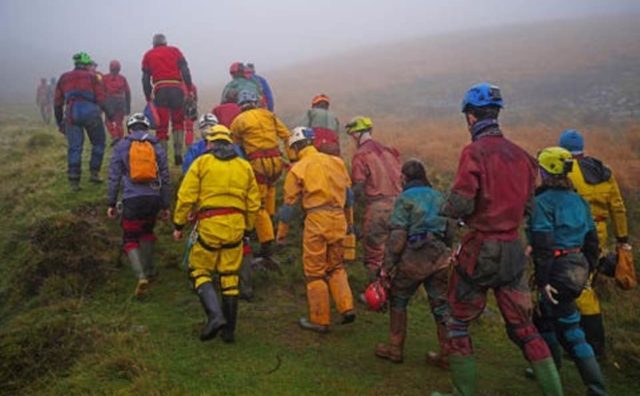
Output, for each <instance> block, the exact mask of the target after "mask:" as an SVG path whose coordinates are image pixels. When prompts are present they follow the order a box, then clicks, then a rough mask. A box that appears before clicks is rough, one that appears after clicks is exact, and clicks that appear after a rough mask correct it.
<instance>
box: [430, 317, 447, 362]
mask: <svg viewBox="0 0 640 396" xmlns="http://www.w3.org/2000/svg"><path fill="white" fill-rule="evenodd" d="M437 331H438V345H440V352H439V353H438V352H433V351H429V352H427V355H426V361H427V364H429V365H432V366H436V367H440V368H441V369H443V370H448V369H449V360H448V359H447V354H446V352H445V348H444V346H445V345H446V342H447V329H446V327H445V325H444V324H442V323H437Z"/></svg>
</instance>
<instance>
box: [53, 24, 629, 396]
mask: <svg viewBox="0 0 640 396" xmlns="http://www.w3.org/2000/svg"><path fill="white" fill-rule="evenodd" d="M74 63H75V65H76V68H75V69H74V70H73V71H71V72H69V73H65V74H63V75H62V76H61V77H60V79H59V82H58V85H57V88H56V94H55V104H56V105H55V115H56V120H57V122H58V125H59V127H60V130H61V131H62V132H63V133H64V134H65V135H66V136H67V139H68V141H69V171H68V175H69V181H70V183H71V186H72V188H74V189H76V188H78V186H79V179H80V154H81V149H82V140H83V136H84V132H83V129H86V130H87V133H88V134H89V138H90V139H91V141H92V143H93V150H92V157H91V163H90V170H91V180H92V181H95V182H99V181H100V179H99V176H98V172H99V170H100V164H101V161H102V155H103V154H104V149H105V147H104V129H103V125H102V120H101V112H102V111H104V112H105V115H106V116H107V120H108V122H109V123H111V124H112V126H111V127H110V130H111V131H113V132H112V135H113V136H114V137H117V138H118V139H117V140H116V141H115V144H114V146H113V151H112V156H111V162H110V167H109V186H108V206H109V209H108V211H107V214H108V216H109V217H110V218H115V217H117V215H118V210H117V209H116V208H117V206H118V202H119V201H121V202H122V210H121V225H122V229H123V242H124V250H125V252H126V253H127V255H128V257H129V260H130V262H131V267H132V268H133V271H134V273H135V275H136V277H137V283H136V289H135V294H136V296H138V297H142V296H143V295H145V294H146V293H147V292H148V289H149V287H150V285H151V283H152V281H153V280H154V279H155V278H156V277H157V269H156V266H155V265H154V262H153V251H154V243H155V240H156V237H155V235H154V231H153V229H154V225H155V221H156V218H157V217H158V215H160V217H162V218H166V219H168V218H169V217H171V218H172V221H173V224H174V232H173V238H174V239H175V240H176V241H178V240H182V239H186V240H187V250H186V253H185V263H186V266H187V267H188V273H189V278H190V280H191V283H192V286H193V289H194V290H195V292H196V294H197V296H198V298H199V300H200V303H201V305H202V308H203V311H204V313H205V316H206V321H205V325H204V326H203V328H202V330H201V333H200V339H201V340H203V341H207V340H211V339H213V338H215V337H216V336H217V334H218V333H220V334H221V338H222V339H223V341H225V342H227V343H231V342H234V341H235V331H236V328H237V325H238V307H239V302H238V301H239V299H241V298H245V299H250V298H251V296H252V293H253V291H252V287H251V263H252V260H250V257H251V255H252V249H251V242H252V238H257V242H259V250H257V252H256V254H255V255H256V256H257V260H253V262H254V263H255V262H262V263H268V262H271V263H272V264H274V265H277V264H278V263H277V254H276V252H277V247H278V246H279V245H282V244H285V243H287V239H288V234H289V229H290V226H291V224H292V223H293V222H294V221H297V220H298V219H299V218H300V216H299V215H298V214H297V213H298V209H297V208H301V209H302V212H303V214H304V215H303V220H302V221H303V231H302V247H301V250H302V269H303V271H302V272H303V275H304V282H305V285H306V296H307V306H308V311H307V315H305V316H303V317H301V318H300V319H299V320H298V324H299V326H300V327H301V328H302V329H304V330H309V331H314V332H318V333H326V332H329V331H330V329H331V323H332V320H331V304H330V300H331V299H333V301H334V303H335V306H336V309H337V311H338V313H339V315H340V316H339V318H338V320H337V321H335V322H337V323H339V324H341V325H348V324H350V323H353V322H354V321H355V320H356V306H355V304H354V297H353V293H352V290H351V287H350V285H349V280H348V274H347V271H348V268H347V267H346V266H345V257H346V256H348V251H347V250H348V249H349V248H351V247H352V246H351V245H350V244H349V242H348V241H349V240H350V239H349V238H350V237H352V236H357V237H359V239H360V240H361V241H362V244H363V253H364V259H363V262H364V266H365V268H366V273H367V276H368V280H369V282H370V286H369V287H368V288H367V289H366V290H364V291H362V293H359V294H358V297H359V298H356V299H355V300H356V301H357V300H361V301H363V302H364V303H366V304H368V306H369V307H370V308H372V309H379V308H381V307H382V306H388V308H389V309H388V312H389V318H390V327H389V339H388V341H387V342H384V343H380V344H378V345H377V346H376V347H375V349H374V352H375V355H376V356H378V357H379V358H382V359H387V360H390V361H392V362H396V363H401V362H402V361H403V359H404V346H405V339H406V333H407V331H406V329H407V322H408V317H407V306H408V304H409V302H410V300H411V298H412V296H413V295H414V294H415V293H416V292H417V290H418V289H419V288H420V286H423V287H424V289H425V291H426V293H427V296H428V299H429V304H430V309H431V313H432V315H433V318H434V321H435V329H436V331H435V334H434V336H435V337H436V339H437V340H438V345H439V349H438V350H437V351H430V352H428V353H427V354H426V361H427V362H428V363H429V364H431V365H434V366H436V367H438V368H440V369H445V370H449V371H450V375H451V380H452V384H453V391H452V393H451V394H453V395H465V396H466V395H473V394H476V376H477V375H476V373H477V362H476V358H475V355H474V349H473V343H472V340H471V335H470V332H469V326H470V324H471V323H472V322H473V321H474V320H476V319H477V318H478V317H480V315H481V314H482V312H483V311H484V309H485V307H486V303H487V293H488V291H489V290H493V292H494V295H495V297H496V302H497V305H498V308H499V310H500V313H501V315H502V317H503V319H504V323H505V326H506V330H507V335H508V337H509V339H510V340H512V341H513V342H514V343H515V344H516V345H517V346H518V347H519V348H520V349H521V351H522V353H523V355H524V357H525V359H526V360H527V361H528V362H529V364H530V366H531V367H530V370H529V375H530V376H531V377H532V378H535V379H536V380H537V382H538V384H539V386H540V389H541V392H542V394H544V395H562V394H563V391H562V385H561V382H560V377H559V375H558V369H559V368H560V367H561V357H562V353H561V352H560V349H561V348H564V350H565V351H566V353H567V354H568V355H569V356H570V357H571V359H572V360H573V361H574V362H575V364H576V367H577V369H578V371H579V372H580V375H581V378H582V381H583V383H584V385H585V387H586V388H587V394H588V395H606V388H605V382H604V379H603V375H602V372H601V370H600V366H599V363H598V360H597V359H596V357H597V355H600V354H602V353H604V327H603V322H602V315H601V312H600V308H599V305H598V309H597V310H594V309H593V304H594V301H595V303H596V304H597V294H596V293H595V292H594V291H593V287H594V274H596V273H597V272H598V270H599V262H600V258H601V257H602V256H604V255H605V254H606V253H607V240H606V221H607V219H608V217H609V213H612V216H613V220H614V225H615V227H614V229H615V235H616V238H617V242H618V247H617V248H618V249H619V251H626V252H630V250H631V247H630V245H629V244H628V233H627V225H626V215H625V208H624V204H623V202H622V199H621V196H620V191H619V189H618V186H617V183H616V181H615V178H614V177H613V175H612V172H611V170H610V169H609V168H607V167H606V166H604V165H603V164H602V163H601V162H600V161H598V160H596V159H594V158H592V157H588V156H585V155H584V152H583V150H584V141H583V137H582V135H581V134H580V133H579V132H578V131H575V130H568V131H565V132H564V133H563V134H562V135H561V136H560V139H559V144H558V146H553V147H547V148H541V150H540V152H539V153H538V154H537V157H536V158H534V157H532V156H531V155H529V154H528V153H527V152H526V151H525V150H524V149H523V148H521V147H519V146H518V145H516V144H515V143H513V142H511V141H510V140H509V139H508V138H507V137H506V136H505V134H504V132H503V130H502V128H501V127H500V123H499V121H498V120H499V116H500V113H501V111H502V108H503V104H504V100H503V98H502V93H501V91H500V89H499V88H498V87H496V86H495V85H492V84H489V83H480V84H476V85H474V86H472V87H471V88H470V89H469V90H468V91H467V93H466V94H465V96H464V99H463V101H462V107H461V111H462V113H463V115H464V119H465V122H466V125H467V128H468V130H469V133H470V138H471V142H470V143H469V144H468V145H466V146H465V147H464V148H463V149H462V152H461V156H460V162H459V165H458V169H457V172H456V175H455V178H454V181H453V185H452V187H451V191H450V193H449V194H448V195H444V194H443V193H442V192H440V191H437V190H436V189H435V188H434V186H432V185H431V183H430V181H429V177H428V172H427V169H426V168H425V165H424V163H423V162H422V161H420V160H418V159H416V158H411V159H407V160H406V161H404V162H403V161H402V160H401V158H402V156H401V154H400V153H399V152H398V151H397V150H396V149H395V148H393V147H390V146H387V145H385V144H383V143H382V142H380V141H378V140H377V139H375V138H374V134H373V131H374V123H373V120H372V119H371V118H369V117H365V116H357V117H354V118H353V119H351V120H350V122H348V123H347V124H346V125H345V126H344V133H345V134H346V135H347V136H349V137H350V138H351V140H352V141H353V143H354V145H355V151H354V154H353V157H352V158H351V161H350V170H349V168H348V167H347V165H346V164H345V161H343V159H342V158H341V157H340V155H341V153H342V152H343V150H341V148H340V138H339V136H340V135H339V134H340V133H341V132H342V131H341V128H340V123H339V121H338V119H337V118H336V117H335V115H333V113H332V112H331V111H330V110H329V106H330V98H329V97H328V96H327V95H324V94H320V95H317V96H316V97H314V98H313V99H312V103H311V109H310V110H308V111H306V113H305V115H304V117H302V120H301V122H300V124H299V126H297V127H295V128H293V129H291V130H290V129H289V128H288V127H287V126H286V125H285V123H283V122H282V121H281V120H280V119H279V118H278V116H277V115H276V113H275V112H274V103H275V102H274V96H273V92H272V90H271V88H270V87H269V85H268V83H267V82H266V80H265V79H264V78H262V77H260V78H259V79H258V78H256V76H255V67H253V65H251V64H243V63H240V62H235V63H233V64H232V65H231V68H230V71H231V75H232V78H233V80H232V81H231V82H230V83H229V84H228V85H227V87H225V89H224V91H223V94H222V98H221V101H220V104H219V105H217V106H215V107H214V108H213V109H212V110H211V112H209V113H206V114H204V115H202V116H201V117H200V120H199V122H198V123H197V127H198V129H199V131H200V136H201V138H202V139H201V140H200V141H198V142H190V143H193V144H190V147H189V148H188V150H187V151H186V155H185V156H184V157H183V144H184V135H183V131H184V128H185V127H184V125H185V123H184V121H185V119H184V111H185V101H188V100H189V98H191V99H193V98H194V97H195V93H194V84H193V81H192V79H191V74H190V71H189V68H188V66H187V62H186V60H185V58H184V56H183V55H182V53H181V52H180V50H179V49H177V48H176V47H170V46H168V45H167V41H166V38H165V37H164V36H163V35H160V34H158V35H156V36H154V38H153V48H152V49H151V50H150V51H149V52H147V53H146V54H145V56H144V59H143V62H142V81H143V88H144V94H145V97H146V99H147V101H148V102H152V103H155V107H156V109H157V110H156V113H157V119H153V120H150V119H149V117H147V115H145V114H143V113H135V114H132V115H130V116H129V117H128V120H127V122H126V126H127V130H128V133H127V134H126V136H123V135H122V134H121V133H119V132H117V131H118V127H117V125H113V124H118V123H120V124H121V121H119V120H121V119H122V117H123V115H124V114H125V113H129V111H130V95H129V94H128V92H129V90H128V85H127V84H126V80H124V82H123V81H122V80H121V79H117V78H116V77H115V75H112V76H111V77H109V78H107V77H106V76H105V77H102V78H99V77H98V74H97V73H96V72H95V71H92V70H91V69H90V67H89V66H90V65H91V64H92V61H91V59H90V58H89V56H88V55H87V54H85V53H79V54H77V55H76V56H74ZM111 66H113V67H110V69H112V70H111V73H112V74H114V73H115V74H117V72H118V71H119V64H115V63H112V65H111ZM104 80H106V81H107V82H108V81H110V80H113V81H112V82H111V83H109V84H110V85H112V86H113V85H119V86H120V87H125V86H126V89H124V88H122V90H124V92H126V93H125V94H118V98H119V100H112V101H111V103H112V104H109V100H107V99H105V90H104V84H103V82H102V81H104ZM122 90H121V91H122ZM114 103H115V104H114ZM63 109H64V110H65V111H64V112H63ZM148 114H149V113H148ZM170 124H171V126H172V128H169V125H170ZM152 126H153V127H154V128H155V133H153V132H152ZM170 130H171V134H172V135H173V139H174V144H173V153H174V163H175V164H176V165H181V166H182V171H183V174H184V176H183V178H182V179H181V182H180V183H179V187H178V189H177V198H176V202H175V205H174V209H173V214H172V215H171V212H170V208H171V180H170V177H169V164H168V161H167V149H168V146H167V139H168V135H169V131H170ZM282 175H284V183H283V187H282V188H283V191H282V204H281V205H280V206H279V208H278V207H277V200H276V196H277V193H276V190H277V189H278V188H279V185H280V184H279V181H280V180H281V176H282ZM576 190H577V191H576ZM355 208H361V209H362V210H359V211H355V210H354V209H355ZM356 212H358V213H359V212H362V215H361V217H362V218H359V217H360V216H354V213H356ZM456 227H458V228H459V227H464V229H465V230H466V232H465V233H464V236H463V237H462V239H461V241H460V244H459V248H458V249H456V250H455V252H454V251H453V248H452V246H453V242H454V241H453V239H454V234H456V232H455V229H456ZM522 227H524V228H525V229H526V238H527V240H526V241H523V240H521V237H520V230H521V229H522ZM354 238H355V237H354ZM526 246H528V247H527V248H525V247H526ZM628 254H630V253H628ZM529 257H531V258H532V261H533V264H534V266H533V267H534V280H535V282H534V283H535V286H536V290H534V293H533V296H532V292H531V289H530V286H529V282H528V279H527V266H528V262H529ZM584 293H588V294H589V296H588V299H589V301H591V303H589V304H584V301H581V300H584V299H585V297H584ZM387 296H388V301H387ZM534 297H535V298H534ZM534 301H535V303H534ZM584 310H586V312H585V311H584ZM581 312H584V313H585V315H584V316H582V317H581ZM584 318H587V320H586V321H585V320H581V319H584ZM585 330H586V334H585ZM594 349H595V351H594ZM433 395H443V394H442V393H439V392H435V393H433Z"/></svg>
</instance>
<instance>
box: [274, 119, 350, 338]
mask: <svg viewBox="0 0 640 396" xmlns="http://www.w3.org/2000/svg"><path fill="white" fill-rule="evenodd" d="M310 136H312V135H311V130H310V129H308V128H296V129H295V130H294V133H293V135H292V137H291V138H290V139H289V142H290V143H289V146H290V147H291V148H293V149H294V150H295V151H296V152H297V153H298V155H299V157H300V160H299V161H298V162H297V163H296V164H295V165H294V166H293V167H292V168H291V170H290V171H289V173H288V174H287V177H286V179H285V184H284V205H283V207H282V208H281V210H280V212H279V220H280V224H279V225H278V242H283V241H284V240H285V238H286V234H287V232H288V228H289V224H288V223H289V221H290V220H291V217H292V211H293V207H294V205H295V204H296V203H297V202H298V201H301V203H302V208H303V210H304V211H305V214H306V216H305V220H304V232H303V241H302V250H303V254H302V260H303V266H304V275H305V280H306V283H307V302H308V308H309V316H308V318H301V319H300V322H299V323H300V326H301V327H302V328H304V329H309V330H314V331H317V332H326V331H328V329H329V323H330V320H331V314H330V302H329V296H330V295H331V297H333V300H334V301H335V304H336V308H337V310H338V312H340V313H341V314H342V316H343V318H342V323H343V324H344V323H350V322H353V321H354V320H355V313H354V310H353V296H352V294H351V288H350V287H349V282H348V280H347V272H346V270H345V268H344V264H343V253H344V248H343V246H342V243H343V239H344V238H345V236H346V232H347V228H348V225H347V217H346V216H345V206H346V205H347V202H348V201H350V198H349V196H350V189H349V187H350V185H351V181H350V179H349V174H348V172H347V169H346V167H345V165H344V162H343V161H342V160H341V159H340V158H338V157H335V156H331V155H327V154H323V153H320V152H318V151H317V150H316V149H315V148H314V147H313V146H312V141H311V139H310Z"/></svg>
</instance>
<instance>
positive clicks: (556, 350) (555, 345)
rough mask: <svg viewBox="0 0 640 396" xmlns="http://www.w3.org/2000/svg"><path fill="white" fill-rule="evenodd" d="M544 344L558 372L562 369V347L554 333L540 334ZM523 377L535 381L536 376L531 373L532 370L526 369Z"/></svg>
mask: <svg viewBox="0 0 640 396" xmlns="http://www.w3.org/2000/svg"><path fill="white" fill-rule="evenodd" d="M540 335H541V336H542V338H543V339H544V342H545V343H546V344H547V346H548V347H549V350H550V351H551V357H552V358H553V362H554V363H555V365H556V369H557V370H558V371H559V370H560V369H561V368H562V345H560V343H559V342H558V338H556V335H555V333H551V332H549V333H547V332H545V333H540ZM524 376H525V377H527V378H529V379H533V380H535V379H536V374H535V373H534V372H533V369H532V368H530V367H529V368H526V369H525V370H524Z"/></svg>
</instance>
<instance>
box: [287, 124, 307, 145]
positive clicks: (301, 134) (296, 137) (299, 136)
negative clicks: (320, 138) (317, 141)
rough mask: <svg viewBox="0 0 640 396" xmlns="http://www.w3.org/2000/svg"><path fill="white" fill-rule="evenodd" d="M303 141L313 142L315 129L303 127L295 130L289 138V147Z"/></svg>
mask: <svg viewBox="0 0 640 396" xmlns="http://www.w3.org/2000/svg"><path fill="white" fill-rule="evenodd" d="M302 140H313V129H311V128H307V127H302V126H299V127H296V128H294V129H293V133H292V134H291V136H290V137H289V147H291V146H293V144H294V143H297V142H300V141H302Z"/></svg>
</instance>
